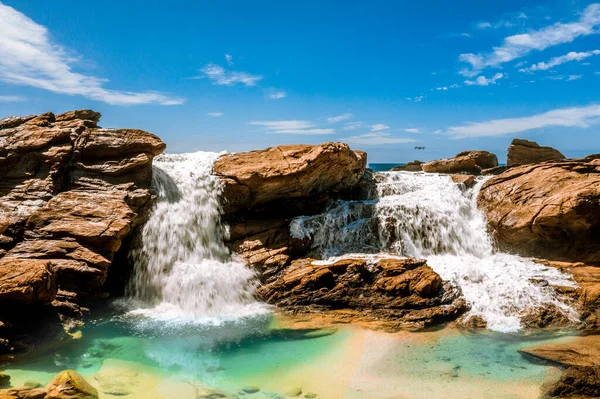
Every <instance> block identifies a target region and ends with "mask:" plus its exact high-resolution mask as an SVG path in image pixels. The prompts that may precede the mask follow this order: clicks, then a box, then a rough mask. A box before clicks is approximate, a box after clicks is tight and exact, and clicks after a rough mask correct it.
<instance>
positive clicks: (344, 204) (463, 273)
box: [290, 172, 575, 332]
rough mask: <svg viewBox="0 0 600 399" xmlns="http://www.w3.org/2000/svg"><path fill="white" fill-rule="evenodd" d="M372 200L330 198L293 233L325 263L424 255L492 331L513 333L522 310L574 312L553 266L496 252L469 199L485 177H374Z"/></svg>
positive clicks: (566, 283) (298, 222)
mask: <svg viewBox="0 0 600 399" xmlns="http://www.w3.org/2000/svg"><path fill="white" fill-rule="evenodd" d="M375 178H376V181H377V198H376V199H374V200H367V201H338V202H335V203H333V204H331V205H330V207H329V208H328V209H327V210H326V212H325V213H323V214H321V215H316V216H303V217H299V218H296V219H294V220H293V221H292V223H291V225H290V230H291V233H292V235H293V236H295V237H297V238H304V237H309V238H310V239H311V240H312V243H313V251H314V253H313V256H317V257H321V258H323V259H326V258H328V257H333V256H338V255H343V254H346V253H351V252H354V253H356V252H360V253H377V252H390V253H392V254H397V255H403V256H412V257H418V258H425V259H427V262H428V264H429V266H430V267H432V268H433V269H434V270H435V271H436V272H437V273H438V274H439V275H440V276H441V277H442V278H443V279H444V280H447V281H450V282H451V283H453V284H455V285H457V286H459V287H460V288H461V290H462V292H463V295H464V297H465V299H466V300H467V302H468V303H469V305H470V306H471V310H470V315H471V316H479V317H482V318H483V319H484V320H485V321H486V322H487V325H488V328H490V329H493V330H497V331H505V332H510V331H516V330H519V329H520V317H521V316H522V315H523V314H524V312H526V311H531V310H535V309H537V308H540V307H543V306H545V305H552V306H555V307H556V308H557V309H559V310H560V311H562V312H563V313H564V314H565V315H566V316H567V317H571V318H574V317H575V313H574V311H573V310H572V309H571V308H570V307H569V306H568V305H566V304H565V303H563V302H562V301H561V300H560V299H559V298H558V297H557V295H556V293H555V291H554V289H553V288H552V286H573V285H574V283H573V282H572V281H571V280H570V279H569V278H568V277H567V276H566V275H564V274H562V273H561V272H560V271H558V270H557V269H554V268H551V267H546V266H543V265H540V264H538V263H535V262H533V261H532V260H530V259H526V258H522V257H519V256H515V255H510V254H505V253H500V252H497V251H496V250H495V249H494V245H493V240H492V238H491V237H490V235H489V234H488V232H487V223H486V220H485V217H484V215H483V214H482V213H481V212H480V211H479V210H478V209H477V206H476V198H477V194H478V193H479V189H480V188H481V185H482V184H483V183H484V182H485V178H479V179H478V181H477V182H476V184H475V186H474V187H473V188H471V189H467V188H466V187H465V186H464V185H462V184H456V183H454V182H453V181H452V180H451V178H450V176H447V175H438V174H430V173H411V172H387V173H376V174H375Z"/></svg>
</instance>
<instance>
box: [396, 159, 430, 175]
mask: <svg viewBox="0 0 600 399" xmlns="http://www.w3.org/2000/svg"><path fill="white" fill-rule="evenodd" d="M422 164H423V162H421V161H419V160H416V159H415V160H414V161H412V162H408V163H407V164H406V165H400V166H394V167H393V168H392V169H390V171H392V172H422V171H423V167H422V166H421V165H422Z"/></svg>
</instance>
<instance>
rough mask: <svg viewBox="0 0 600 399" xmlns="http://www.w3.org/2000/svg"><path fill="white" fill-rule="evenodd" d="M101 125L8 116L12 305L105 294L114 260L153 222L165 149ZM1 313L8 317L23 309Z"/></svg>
mask: <svg viewBox="0 0 600 399" xmlns="http://www.w3.org/2000/svg"><path fill="white" fill-rule="evenodd" d="M99 119H100V114H99V113H97V112H94V111H91V110H79V111H71V112H67V113H64V114H60V115H54V114H52V113H46V114H42V115H39V116H27V117H11V118H6V119H2V120H0V301H2V302H3V303H4V301H9V300H10V301H12V302H19V303H21V304H29V305H35V306H37V308H36V309H37V310H36V311H41V310H40V308H39V306H40V305H44V304H48V305H49V306H50V307H52V306H54V305H53V303H54V302H56V301H55V300H54V299H55V296H57V295H58V294H60V295H59V296H60V297H61V298H68V301H73V298H81V297H84V296H86V295H88V296H89V295H92V296H93V295H96V294H99V293H101V292H102V291H105V290H106V289H107V288H106V286H105V283H106V281H107V277H108V275H109V270H110V269H111V265H112V263H113V259H114V258H115V254H116V253H117V251H118V250H119V249H120V247H121V245H122V243H123V240H125V239H126V238H127V237H128V236H129V235H130V233H131V232H132V231H133V230H134V229H135V228H136V226H137V225H139V224H140V223H141V222H142V221H143V220H144V218H145V215H146V212H147V210H148V209H149V208H150V206H151V204H152V201H151V200H152V198H153V195H152V193H151V191H150V183H151V177H152V158H153V157H154V156H155V155H158V154H160V153H161V152H162V151H163V150H164V149H165V144H164V143H163V142H162V141H161V140H160V139H159V138H158V137H156V136H154V135H152V134H150V133H147V132H144V131H141V130H135V129H104V128H101V127H99V126H98V121H99ZM119 266H121V267H122V266H123V265H119ZM57 288H58V293H57ZM61 301H62V299H61V300H59V301H58V302H61ZM67 307H68V306H67ZM0 308H1V309H0V320H7V319H10V318H11V317H12V316H13V314H14V313H16V317H20V315H19V313H22V312H21V310H20V308H19V307H10V308H8V307H6V306H0ZM60 308H63V309H64V308H65V306H60ZM47 310H48V309H44V310H43V311H44V312H46V311H47ZM1 334H2V333H1V332H0V335H1ZM0 338H1V337H0Z"/></svg>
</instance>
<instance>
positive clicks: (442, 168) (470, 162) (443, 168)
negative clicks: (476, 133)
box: [421, 151, 498, 175]
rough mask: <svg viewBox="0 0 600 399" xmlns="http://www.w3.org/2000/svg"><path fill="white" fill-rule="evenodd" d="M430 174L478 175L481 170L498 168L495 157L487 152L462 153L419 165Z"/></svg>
mask: <svg viewBox="0 0 600 399" xmlns="http://www.w3.org/2000/svg"><path fill="white" fill-rule="evenodd" d="M421 166H422V168H423V171H425V172H431V173H470V174H474V175H478V174H480V173H481V171H482V170H483V169H490V168H495V167H496V166H498V158H497V157H496V155H494V154H492V153H491V152H487V151H463V152H460V153H458V154H456V156H455V157H454V158H446V159H438V160H436V161H431V162H426V163H424V164H422V165H421Z"/></svg>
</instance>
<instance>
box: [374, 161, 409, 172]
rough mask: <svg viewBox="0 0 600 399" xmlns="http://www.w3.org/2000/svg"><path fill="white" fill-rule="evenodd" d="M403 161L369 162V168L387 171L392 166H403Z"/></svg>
mask: <svg viewBox="0 0 600 399" xmlns="http://www.w3.org/2000/svg"><path fill="white" fill-rule="evenodd" d="M403 165H406V164H405V163H370V164H369V169H371V170H373V171H374V172H387V171H389V170H390V169H392V168H393V167H394V166H403Z"/></svg>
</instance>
